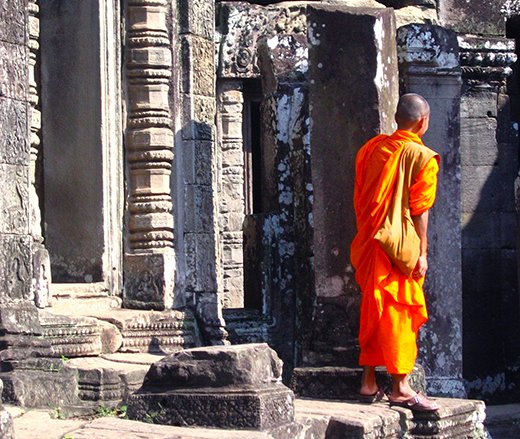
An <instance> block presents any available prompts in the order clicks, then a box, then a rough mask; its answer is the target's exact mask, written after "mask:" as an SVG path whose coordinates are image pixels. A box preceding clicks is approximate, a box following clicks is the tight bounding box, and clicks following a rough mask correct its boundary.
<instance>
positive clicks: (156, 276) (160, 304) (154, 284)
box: [123, 251, 175, 310]
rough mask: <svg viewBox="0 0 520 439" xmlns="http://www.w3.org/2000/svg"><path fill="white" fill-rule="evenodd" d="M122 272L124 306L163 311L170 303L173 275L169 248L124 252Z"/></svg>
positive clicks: (170, 305) (172, 253)
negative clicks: (143, 252)
mask: <svg viewBox="0 0 520 439" xmlns="http://www.w3.org/2000/svg"><path fill="white" fill-rule="evenodd" d="M125 271H126V279H125V294H124V296H123V306H124V307H126V308H138V309H156V310H163V309H168V308H171V307H172V306H173V284H174V277H175V276H174V275H175V254H174V252H173V251H166V252H163V253H154V254H135V255H133V254H127V255H125Z"/></svg>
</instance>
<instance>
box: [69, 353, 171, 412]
mask: <svg viewBox="0 0 520 439" xmlns="http://www.w3.org/2000/svg"><path fill="white" fill-rule="evenodd" d="M163 357H164V355H161V354H146V353H136V354H124V353H116V354H106V355H102V356H100V357H83V358H73V359H70V360H68V361H66V364H65V368H66V369H69V370H70V369H72V370H73V371H74V375H75V376H76V377H77V395H78V398H79V399H80V400H81V401H83V402H86V403H87V404H82V405H83V406H84V407H83V408H84V410H80V408H81V405H79V404H78V406H72V407H70V408H69V410H71V411H72V412H75V413H78V412H81V411H85V412H89V411H91V410H90V409H91V408H92V407H99V406H102V407H107V408H113V407H116V406H117V405H119V404H121V403H122V402H124V401H128V399H129V397H130V395H131V394H132V393H133V392H135V391H136V390H137V389H139V388H140V387H141V385H142V384H143V379H144V376H145V375H146V373H147V372H148V369H149V368H150V366H151V365H152V364H153V363H155V362H156V361H159V360H161V359H162V358H163ZM65 409H66V408H64V410H65Z"/></svg>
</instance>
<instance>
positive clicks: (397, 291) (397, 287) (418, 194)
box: [350, 130, 439, 374]
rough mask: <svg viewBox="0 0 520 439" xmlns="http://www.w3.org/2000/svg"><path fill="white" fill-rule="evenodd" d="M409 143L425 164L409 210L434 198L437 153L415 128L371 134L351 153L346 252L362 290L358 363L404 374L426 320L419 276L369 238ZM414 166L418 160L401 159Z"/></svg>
mask: <svg viewBox="0 0 520 439" xmlns="http://www.w3.org/2000/svg"><path fill="white" fill-rule="evenodd" d="M410 143H413V144H415V145H414V148H416V149H415V150H416V151H418V152H419V155H420V156H421V159H422V161H421V164H422V163H425V165H424V166H422V167H421V168H420V170H419V171H418V173H417V176H416V177H415V181H414V182H413V184H412V185H411V187H410V188H409V195H410V197H409V207H410V213H411V215H412V216H417V215H420V214H421V213H423V212H425V211H426V210H428V209H430V207H431V206H432V205H433V203H434V201H435V192H436V186H437V172H438V170H439V156H438V154H436V153H435V152H434V151H432V150H431V149H429V148H427V147H426V146H424V144H423V143H422V141H421V139H420V138H419V137H418V136H417V135H415V134H414V133H411V132H408V131H402V130H398V131H396V132H395V133H394V134H392V135H391V136H387V135H384V134H382V135H379V136H376V137H374V138H373V139H371V140H370V141H368V142H367V143H366V144H365V145H364V146H363V147H362V148H361V149H360V150H359V152H358V154H357V156H356V181H355V187H354V209H355V212H356V222H357V229H358V232H357V235H356V236H355V238H354V240H353V242H352V246H351V252H350V254H351V261H352V265H353V266H354V268H355V269H356V280H357V282H358V283H359V285H360V287H361V292H362V300H361V315H360V331H359V344H360V348H361V355H360V359H359V363H360V365H362V366H379V365H385V366H386V368H387V370H388V372H389V373H392V374H407V373H409V372H411V370H412V369H413V366H414V364H415V359H416V357H417V332H418V330H419V328H420V326H421V325H423V324H424V323H425V322H426V321H427V319H428V313H427V310H426V302H425V298H424V292H423V288H422V286H423V282H424V278H421V279H413V278H408V277H407V276H406V275H404V274H403V273H402V272H401V271H400V270H399V269H398V268H397V267H396V266H395V265H393V264H392V262H391V261H390V259H389V258H388V256H387V255H386V253H385V252H384V251H383V249H382V248H381V246H380V245H379V243H378V242H377V241H375V240H374V235H375V233H376V232H377V230H378V229H379V228H380V227H381V225H382V223H383V221H384V219H385V217H386V215H387V213H388V209H389V207H390V204H391V202H392V197H393V188H394V186H395V183H396V179H397V176H396V174H397V170H398V169H399V165H400V160H402V159H406V155H405V154H402V152H403V147H404V146H405V145H409V144H410ZM403 157H404V158H403ZM408 161H410V160H409V159H408ZM414 165H417V163H407V164H406V166H414Z"/></svg>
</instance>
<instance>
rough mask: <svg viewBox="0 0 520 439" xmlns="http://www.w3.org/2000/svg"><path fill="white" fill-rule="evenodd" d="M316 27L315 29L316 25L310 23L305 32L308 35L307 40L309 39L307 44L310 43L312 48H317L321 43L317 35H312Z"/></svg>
mask: <svg viewBox="0 0 520 439" xmlns="http://www.w3.org/2000/svg"><path fill="white" fill-rule="evenodd" d="M316 27H317V24H316V23H312V24H311V25H310V26H309V29H308V31H307V35H308V38H309V43H311V44H312V45H313V46H319V45H320V44H321V41H320V39H319V38H318V36H319V34H318V33H316V35H315V34H314V30H315V28H316Z"/></svg>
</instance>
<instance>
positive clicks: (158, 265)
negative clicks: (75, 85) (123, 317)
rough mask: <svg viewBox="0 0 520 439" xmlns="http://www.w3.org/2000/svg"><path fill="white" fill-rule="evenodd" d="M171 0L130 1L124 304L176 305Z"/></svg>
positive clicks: (127, 58)
mask: <svg viewBox="0 0 520 439" xmlns="http://www.w3.org/2000/svg"><path fill="white" fill-rule="evenodd" d="M168 5H169V2H168V1H166V0H127V1H126V6H127V11H126V12H127V53H126V65H125V67H126V79H127V94H128V118H127V131H126V139H125V147H126V160H127V168H128V173H129V175H128V181H127V183H128V211H127V227H128V243H127V249H126V252H125V292H124V305H125V306H127V307H137V308H153V309H164V308H170V307H171V306H172V305H173V285H174V272H175V260H174V251H173V236H174V235H173V214H172V197H171V191H170V177H171V166H172V161H173V131H172V129H171V120H172V118H171V114H170V108H169V102H168V95H169V90H170V85H169V83H170V76H171V69H172V56H171V42H170V37H169V34H168V27H167V13H168Z"/></svg>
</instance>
